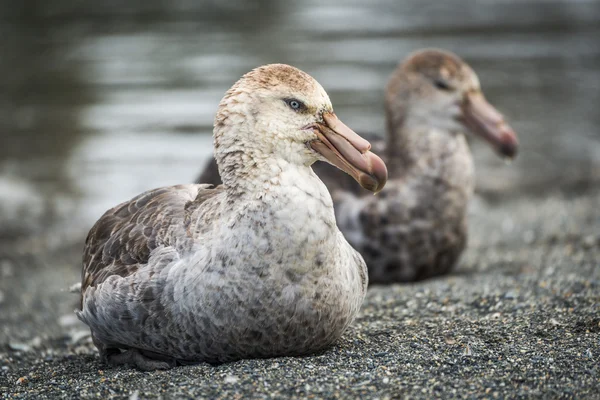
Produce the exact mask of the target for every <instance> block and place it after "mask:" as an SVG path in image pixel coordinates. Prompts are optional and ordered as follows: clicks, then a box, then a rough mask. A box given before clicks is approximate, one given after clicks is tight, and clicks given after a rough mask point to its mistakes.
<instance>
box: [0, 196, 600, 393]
mask: <svg viewBox="0 0 600 400" xmlns="http://www.w3.org/2000/svg"><path fill="white" fill-rule="evenodd" d="M598 204H600V192H599V191H597V190H581V191H580V193H579V194H578V195H575V196H573V195H569V196H567V195H564V194H561V193H554V194H549V195H545V196H543V197H536V196H533V195H532V196H528V197H519V198H515V199H511V198H506V199H502V198H500V199H499V198H494V199H493V201H491V200H490V199H487V200H486V198H485V197H481V196H478V197H477V198H476V201H474V202H473V204H472V207H471V209H472V212H471V242H470V248H469V250H468V251H467V252H466V254H465V256H464V257H463V260H462V262H461V265H460V268H458V270H457V271H456V272H455V273H453V274H452V275H450V276H447V277H445V278H441V279H436V280H431V281H426V282H420V283H415V284H411V285H392V286H374V287H371V288H370V290H369V293H368V295H367V299H366V302H365V304H364V307H363V309H362V312H361V314H360V316H359V318H358V319H357V320H356V321H355V322H354V324H353V325H352V326H351V328H350V329H349V330H348V331H347V332H346V334H345V335H344V336H343V338H342V340H341V341H339V342H338V343H337V344H336V345H335V346H334V347H332V348H331V349H329V350H327V351H325V352H324V353H323V354H318V355H314V356H310V357H304V358H278V359H266V360H244V361H239V362H234V363H230V364H225V365H221V366H209V365H197V366H187V367H178V368H175V369H172V370H169V371H159V372H152V373H149V372H139V371H136V370H132V369H127V368H111V367H108V366H106V365H103V364H101V363H100V361H99V359H98V356H97V354H96V351H95V349H94V348H93V346H92V345H91V343H90V338H89V335H88V334H87V330H86V329H85V327H84V326H83V325H81V324H80V323H79V322H78V321H77V319H76V318H75V317H74V315H73V313H72V310H73V309H75V307H76V303H77V295H76V294H73V293H70V292H69V291H68V288H69V286H70V285H71V284H72V283H74V282H76V280H77V277H78V274H79V257H80V249H81V247H80V246H81V243H79V242H77V240H74V241H73V242H72V243H71V244H69V245H65V243H68V242H69V237H68V235H65V237H63V238H59V237H56V236H50V237H45V238H44V237H40V238H38V239H36V240H33V239H26V240H25V239H22V240H21V241H18V240H17V241H15V242H13V243H9V244H7V243H6V241H5V242H3V245H2V248H0V274H2V275H1V276H2V279H1V281H0V282H1V283H0V293H1V295H0V310H1V311H2V314H1V315H2V317H1V324H0V325H1V328H0V365H1V367H0V368H1V369H0V393H1V394H2V396H3V398H32V399H34V398H35V399H44V398H92V397H98V398H131V399H136V398H139V399H145V398H164V399H166V398H224V399H225V398H227V399H229V398H265V397H269V398H307V397H312V398H353V397H354V398H359V397H360V398H379V399H385V398H407V397H409V398H431V397H441V398H453V397H456V398H465V397H468V398H530V397H536V398H600V362H599V360H600V266H599V264H598V260H599V254H600V232H599V231H598V227H599V226H600V225H599V224H600V208H599V207H598ZM25 249H27V250H25ZM32 263H35V264H37V265H36V268H32V267H31V264H32ZM25 267H26V268H25Z"/></svg>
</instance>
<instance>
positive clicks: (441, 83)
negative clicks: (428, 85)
mask: <svg viewBox="0 0 600 400" xmlns="http://www.w3.org/2000/svg"><path fill="white" fill-rule="evenodd" d="M433 84H434V85H435V87H436V88H438V89H440V90H452V87H451V86H450V85H449V84H448V82H446V81H443V80H441V79H434V80H433Z"/></svg>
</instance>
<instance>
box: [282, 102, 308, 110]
mask: <svg viewBox="0 0 600 400" xmlns="http://www.w3.org/2000/svg"><path fill="white" fill-rule="evenodd" d="M284 101H285V103H286V104H287V105H288V106H290V108H291V109H292V110H294V111H302V110H304V109H306V106H305V105H304V103H303V102H301V101H300V100H296V99H285V100H284Z"/></svg>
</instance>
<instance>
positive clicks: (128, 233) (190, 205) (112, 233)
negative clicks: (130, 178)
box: [81, 184, 222, 300]
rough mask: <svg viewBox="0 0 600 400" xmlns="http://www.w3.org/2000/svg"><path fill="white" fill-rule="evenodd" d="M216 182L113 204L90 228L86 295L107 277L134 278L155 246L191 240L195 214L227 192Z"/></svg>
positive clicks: (157, 191)
mask: <svg viewBox="0 0 600 400" xmlns="http://www.w3.org/2000/svg"><path fill="white" fill-rule="evenodd" d="M210 187H211V185H198V184H191V185H178V186H171V187H165V188H160V189H154V190H150V191H147V192H144V193H142V194H140V195H138V196H136V197H134V198H133V199H131V200H129V201H126V202H124V203H121V204H119V205H118V206H116V207H114V208H111V209H110V210H108V211H107V212H106V213H104V215H103V216H102V217H101V218H100V219H99V220H98V221H97V222H96V224H95V225H94V226H93V227H92V229H91V230H90V232H89V234H88V236H87V238H86V241H85V248H84V254H83V269H82V284H81V294H82V300H83V294H84V293H85V292H86V290H87V289H88V288H90V287H94V286H97V285H99V284H100V283H102V282H104V281H105V280H106V279H107V278H108V277H110V276H113V275H117V276H121V277H125V276H129V275H131V274H133V273H135V272H136V271H137V270H138V269H140V268H143V266H144V265H145V264H147V263H148V260H149V258H150V255H151V253H152V251H153V250H155V249H157V248H159V247H169V246H174V245H175V244H176V241H177V242H182V241H185V240H186V238H187V239H189V240H190V241H192V237H191V234H190V232H189V230H188V229H187V228H188V226H189V223H190V215H191V214H192V213H193V211H194V210H196V209H197V208H198V206H199V205H200V204H202V203H203V202H204V201H206V200H207V199H209V198H211V197H213V196H214V195H216V194H217V193H219V192H221V191H222V187H221V186H219V187H217V188H214V189H211V188H210Z"/></svg>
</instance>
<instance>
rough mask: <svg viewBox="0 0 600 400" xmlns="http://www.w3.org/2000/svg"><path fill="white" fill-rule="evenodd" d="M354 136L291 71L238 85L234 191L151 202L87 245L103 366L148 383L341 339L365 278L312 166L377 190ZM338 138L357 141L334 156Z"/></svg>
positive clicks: (104, 224)
mask: <svg viewBox="0 0 600 400" xmlns="http://www.w3.org/2000/svg"><path fill="white" fill-rule="evenodd" d="M289 98H294V99H295V98H302V100H293V101H294V102H297V103H301V104H302V105H304V104H306V109H307V111H306V112H305V113H303V114H301V113H300V112H299V111H298V110H297V109H296V108H294V107H291V106H289V104H290V103H292V105H293V106H296V103H294V102H292V101H290V100H289ZM290 107H291V108H292V109H290ZM309 107H312V108H314V109H313V110H310V109H309ZM345 129H347V130H348V131H346V130H345ZM338 132H341V133H338ZM352 134H354V133H353V132H351V131H349V128H347V127H345V125H343V124H342V123H341V122H340V121H339V120H337V117H335V115H334V114H332V111H331V105H330V103H329V99H328V97H327V95H326V93H325V92H324V90H323V89H322V88H321V86H320V85H318V83H317V82H316V81H314V79H312V78H311V77H310V76H308V75H307V74H305V73H303V72H301V71H299V70H297V69H295V68H293V67H289V66H285V65H280V64H275V65H270V66H264V67H260V68H258V69H255V70H253V71H252V72H250V73H248V74H246V75H245V76H244V77H243V78H242V79H241V80H240V81H238V83H237V84H236V85H234V86H233V87H232V88H231V89H230V90H229V91H228V92H227V94H226V95H225V97H224V98H223V100H222V102H221V104H220V107H219V112H218V113H217V116H216V118H215V153H216V156H217V159H218V163H219V168H220V172H221V176H223V178H224V179H223V180H224V184H223V185H221V186H218V187H216V188H211V187H210V185H202V184H190V185H179V186H173V187H167V188H161V189H156V190H153V191H149V192H146V193H143V194H141V195H140V196H138V197H136V198H134V199H132V200H130V201H128V202H125V203H123V204H121V205H119V206H117V207H115V208H113V209H111V210H109V211H107V212H106V213H105V214H104V216H102V217H101V218H100V220H99V221H98V222H97V223H96V225H95V226H94V227H93V228H92V230H91V231H90V234H89V235H88V238H87V240H86V247H85V252H84V262H83V274H82V306H81V310H80V311H79V312H78V316H79V318H80V319H81V320H82V321H84V322H85V323H86V324H88V325H89V326H90V328H91V330H92V336H93V339H94V343H95V344H96V346H97V347H98V349H99V351H100V353H101V355H102V357H103V358H105V359H106V360H107V361H108V362H111V363H114V364H123V363H129V364H134V365H136V366H137V367H138V368H140V369H146V370H151V369H157V368H167V367H170V366H173V365H174V364H175V363H177V362H178V363H182V364H184V363H191V362H201V361H204V362H210V363H220V362H227V361H232V360H237V359H241V358H258V357H275V356H283V355H302V354H308V353H312V352H315V351H319V350H321V349H323V348H325V347H327V346H328V345H330V344H331V343H333V342H334V341H335V340H336V339H338V338H339V337H340V336H341V334H342V333H343V332H344V330H345V329H346V327H347V326H348V325H349V324H350V323H351V322H352V320H353V319H354V317H355V316H356V314H357V313H358V310H359V308H360V306H361V303H362V301H363V298H364V295H365V291H366V286H367V273H366V266H365V263H364V261H363V259H362V257H361V256H360V255H359V254H358V253H357V252H356V251H355V250H354V249H353V248H352V247H351V246H350V244H348V242H347V241H346V240H345V239H344V237H343V235H342V234H341V232H340V231H339V230H338V228H337V226H336V223H335V216H334V212H333V203H332V200H331V196H330V195H329V192H328V191H327V189H326V187H325V185H324V184H323V183H322V182H321V181H320V180H319V178H318V177H317V176H316V175H315V173H314V172H313V171H312V169H311V168H310V165H311V164H312V163H313V162H315V161H317V160H322V159H326V160H331V159H335V160H337V161H336V162H341V161H340V160H342V161H345V160H346V156H345V155H348V158H349V159H350V160H351V161H345V162H347V164H344V168H346V169H348V170H349V171H351V172H352V173H354V174H355V175H356V177H357V180H359V182H360V183H361V184H362V185H363V186H366V187H370V188H372V189H373V190H380V188H381V186H382V185H383V183H384V182H385V174H386V171H385V166H383V163H381V162H380V161H381V160H379V159H378V158H377V157H376V156H375V155H373V154H372V153H370V152H369V151H368V149H367V147H368V146H366V145H365V143H366V141H365V142H364V143H363V142H361V140H362V139H360V140H359V138H358V136H356V137H354V136H352ZM354 135H356V134H354ZM338 136H339V137H340V138H349V139H346V140H345V141H343V142H342V143H341V144H337V145H336V144H331V143H329V142H328V140H331V141H333V142H334V143H335V140H338ZM316 142H318V143H316ZM351 143H354V144H351ZM367 144H368V143H367ZM352 160H354V161H352ZM373 163H374V164H373Z"/></svg>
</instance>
